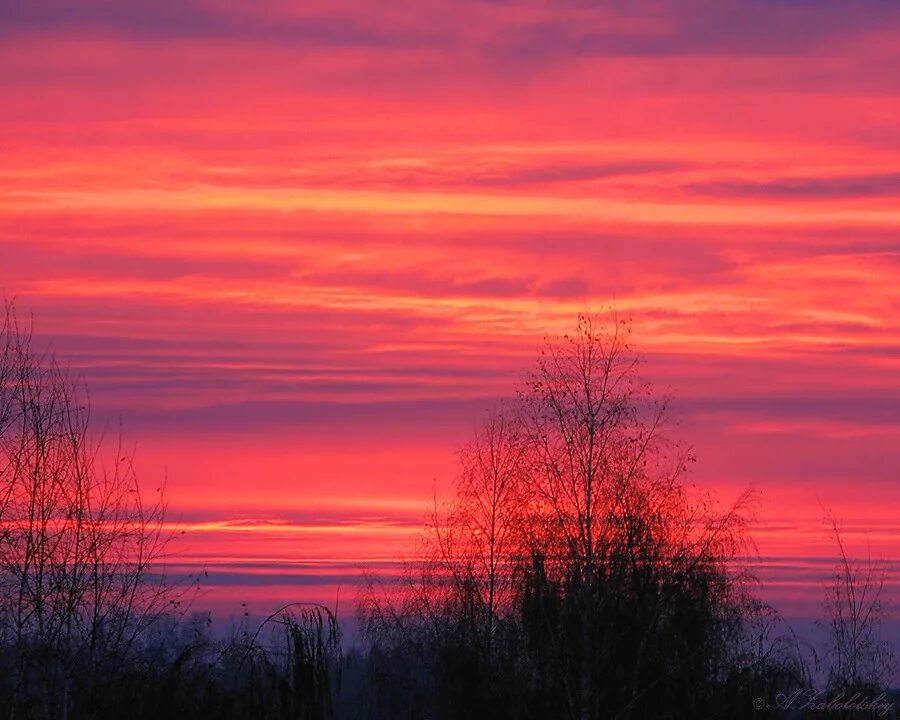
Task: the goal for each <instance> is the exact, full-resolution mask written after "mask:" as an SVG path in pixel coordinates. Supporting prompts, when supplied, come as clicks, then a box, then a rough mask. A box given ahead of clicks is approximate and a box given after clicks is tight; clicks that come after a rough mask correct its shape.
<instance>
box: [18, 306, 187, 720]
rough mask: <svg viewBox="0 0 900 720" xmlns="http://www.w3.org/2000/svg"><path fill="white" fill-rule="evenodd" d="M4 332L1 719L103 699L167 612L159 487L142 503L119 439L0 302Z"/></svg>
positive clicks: (47, 714) (43, 714) (61, 711)
mask: <svg viewBox="0 0 900 720" xmlns="http://www.w3.org/2000/svg"><path fill="white" fill-rule="evenodd" d="M4 310H5V312H4V316H3V320H2V325H0V643H2V645H3V647H4V648H5V649H6V651H7V652H6V653H4V660H3V662H4V665H5V667H4V668H3V671H4V672H3V678H4V680H3V681H2V692H3V694H4V695H5V697H4V700H5V702H4V703H3V707H4V708H6V709H7V711H8V713H9V714H10V716H13V715H15V716H17V717H39V718H55V717H67V716H68V715H69V714H70V713H71V711H72V709H73V707H74V705H75V704H76V703H78V702H88V703H93V702H98V703H99V702H101V701H102V697H101V695H102V693H103V692H104V688H105V687H108V685H109V684H110V683H111V682H112V681H114V679H115V677H116V675H117V670H118V669H119V667H120V664H121V662H122V660H123V658H125V657H127V656H129V655H130V654H132V653H134V652H136V651H137V650H138V648H139V644H140V640H141V637H142V634H143V633H144V632H145V631H146V630H147V629H148V627H150V625H151V624H152V623H153V621H154V620H155V618H157V617H158V616H159V615H160V613H162V612H163V611H165V610H166V609H167V606H168V603H169V602H170V601H171V600H172V595H171V592H172V588H170V586H169V585H168V584H167V583H166V582H165V580H164V578H163V576H162V575H161V574H160V572H159V571H160V570H161V567H160V563H161V561H162V560H163V558H164V554H165V548H166V542H167V535H166V531H165V525H164V512H165V502H164V498H163V493H162V488H160V490H159V492H158V493H157V494H156V496H155V498H154V499H153V501H152V502H149V503H148V502H147V501H146V499H145V497H144V496H143V494H142V492H141V488H140V485H139V483H138V482H137V479H136V476H135V473H134V468H133V465H132V462H131V456H130V454H129V453H128V452H127V451H126V450H125V448H124V447H123V445H122V442H121V440H120V441H119V443H118V444H117V445H116V446H114V447H113V448H112V452H113V453H114V454H112V455H111V456H110V451H109V449H107V447H108V446H107V445H104V443H103V442H102V437H101V438H98V437H97V436H96V435H95V434H94V433H92V431H91V422H90V420H91V418H90V408H89V404H88V401H87V395H86V392H85V391H84V390H83V388H81V387H80V386H79V384H78V383H77V382H76V381H75V380H74V379H73V378H72V377H71V375H70V374H69V372H68V371H67V370H66V369H65V368H64V367H62V366H61V365H60V364H59V363H58V362H57V361H56V359H55V357H54V356H53V355H52V354H51V353H49V352H45V353H39V352H37V351H35V350H34V348H33V344H32V333H31V330H30V327H24V326H23V325H22V324H20V322H19V320H18V318H17V316H16V313H15V310H14V308H13V306H12V304H11V303H6V304H5V308H4Z"/></svg>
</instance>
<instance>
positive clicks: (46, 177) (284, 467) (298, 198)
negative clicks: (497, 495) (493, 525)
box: [0, 0, 900, 607]
mask: <svg viewBox="0 0 900 720" xmlns="http://www.w3.org/2000/svg"><path fill="white" fill-rule="evenodd" d="M620 5H622V6H621V7H620ZM376 8H377V10H376ZM0 54H2V62H0V97H2V103H0V286H2V287H3V288H4V289H5V292H6V294H7V295H8V296H15V297H16V299H17V303H18V305H19V308H20V311H33V313H34V316H35V324H36V329H37V332H38V335H39V336H40V337H39V339H40V340H41V341H51V340H52V343H53V348H54V350H55V351H56V352H57V353H58V354H59V355H60V356H61V357H63V358H64V359H66V360H67V361H68V362H70V363H71V365H72V366H73V367H74V368H76V369H77V370H78V371H79V372H80V373H82V374H83V376H84V377H85V379H86V381H87V382H88V384H89V386H90V389H91V396H92V401H93V404H94V407H95V415H96V416H97V417H98V418H100V419H103V418H112V422H113V423H115V422H117V418H119V417H121V418H122V421H123V423H124V425H125V428H126V434H127V436H128V438H129V439H131V440H133V441H136V442H137V443H138V468H139V470H140V472H141V474H142V476H143V477H145V478H147V481H148V483H156V482H157V480H158V479H159V478H161V477H162V476H163V474H164V473H167V476H168V490H169V495H170V508H171V517H172V518H173V519H181V520H182V521H183V522H184V523H185V524H186V525H185V527H186V530H187V532H186V534H185V536H184V538H183V539H181V540H179V552H180V553H181V556H180V558H181V560H180V561H182V562H184V563H187V564H192V563H195V562H204V563H206V566H207V568H208V570H209V578H208V579H207V580H205V583H206V587H207V588H208V590H209V592H210V596H209V597H210V598H214V597H215V598H219V599H221V598H227V603H226V604H228V603H230V604H231V605H229V607H231V606H235V607H236V606H237V605H238V604H239V602H241V601H242V598H251V599H252V600H253V602H256V603H258V604H262V605H265V604H267V603H270V602H274V599H275V598H287V597H293V596H294V595H296V594H297V593H307V594H309V595H311V596H318V595H328V594H330V593H332V592H333V591H334V588H335V587H336V586H337V585H342V586H343V587H344V588H345V590H343V591H342V592H344V593H350V594H351V595H352V590H347V589H346V588H350V587H352V582H353V577H354V576H355V574H356V573H357V571H358V568H359V566H360V563H367V564H368V565H369V566H370V567H376V568H381V569H385V568H387V569H389V568H390V567H392V565H391V563H392V562H393V561H394V559H395V558H396V557H397V556H398V554H403V553H406V554H409V553H411V552H412V545H411V544H410V538H411V537H412V536H414V534H415V532H416V530H417V528H418V527H419V525H420V522H421V519H422V517H423V515H424V514H425V512H426V511H427V508H428V506H429V505H430V503H431V500H432V497H433V494H434V493H435V492H436V493H437V494H438V495H444V494H445V493H446V492H447V491H448V489H449V488H450V487H451V484H452V480H453V473H454V462H455V460H454V451H455V449H456V448H457V447H458V446H459V444H460V443H461V442H463V441H464V440H465V439H466V437H467V435H468V434H469V432H470V431H471V429H472V427H473V426H474V424H475V423H476V422H477V420H478V418H479V416H480V414H481V413H483V412H484V410H485V409H486V408H488V407H490V406H491V404H492V403H493V401H494V399H495V398H497V397H499V396H501V395H505V394H509V393H510V392H511V391H512V390H513V387H514V384H515V381H516V378H517V377H518V376H519V374H520V373H521V371H522V370H523V369H524V368H526V367H528V365H529V364H530V362H531V361H532V360H533V358H534V357H535V354H536V350H537V348H538V346H539V344H540V341H541V338H542V336H543V335H544V334H550V335H554V334H557V333H560V332H563V331H565V330H568V329H570V328H571V327H572V326H573V324H574V322H575V317H576V314H577V313H578V312H579V311H583V310H585V309H594V310H602V309H604V308H607V307H610V306H615V308H616V309H617V312H618V313H619V314H620V315H622V316H629V317H631V318H632V328H633V334H634V339H635V343H636V345H637V346H638V347H639V348H640V349H641V350H642V352H643V353H644V355H645V357H646V359H647V364H646V371H647V374H648V376H649V377H650V378H651V379H652V380H654V381H655V382H656V383H657V386H658V387H659V388H660V390H661V391H664V392H668V393H670V394H672V395H673V396H674V397H675V398H676V403H675V407H676V411H677V413H678V418H679V420H680V425H679V427H678V429H677V432H678V434H679V436H681V437H682V438H683V439H685V440H686V441H688V442H689V443H691V444H692V445H693V446H694V448H695V451H696V454H697V456H698V458H699V462H698V463H697V465H696V469H695V471H694V476H693V480H694V481H695V482H697V483H698V484H700V485H701V486H704V487H709V488H712V489H714V490H715V491H716V492H717V493H718V494H719V496H720V497H721V498H722V500H723V502H727V501H728V500H730V499H733V498H734V497H735V496H736V495H737V494H738V493H739V492H740V491H741V490H742V489H743V488H745V487H747V486H749V485H752V486H754V487H756V488H757V489H758V490H759V506H758V508H757V521H756V524H755V528H756V538H757V542H758V544H759V547H760V552H761V554H762V555H763V556H764V557H765V558H769V559H772V558H774V559H776V560H777V562H776V560H767V562H769V564H770V566H771V567H770V568H769V569H768V571H767V572H769V573H770V575H769V576H767V577H770V578H772V579H777V580H778V582H777V583H776V582H774V581H773V582H771V583H770V584H768V585H767V589H766V592H770V593H774V594H775V595H777V596H779V597H781V598H795V599H796V598H797V597H798V594H797V593H798V588H799V589H800V590H802V592H805V593H806V595H804V596H803V597H805V598H806V600H805V601H804V602H808V603H813V604H814V603H817V602H818V589H817V587H816V586H815V582H817V580H816V578H818V577H819V576H820V575H821V573H822V568H823V567H824V568H825V569H826V570H827V563H826V564H825V565H822V566H820V565H816V564H810V558H822V557H827V556H829V555H830V554H831V553H832V548H831V546H830V545H829V543H828V535H827V532H826V530H825V527H824V525H823V523H822V518H823V516H824V514H825V511H826V510H832V511H833V512H834V513H835V515H837V516H838V517H840V518H842V519H843V521H844V524H845V526H846V529H847V531H848V534H849V535H848V536H849V537H850V540H851V545H852V546H853V547H855V548H857V549H864V548H865V546H866V544H867V543H868V544H869V545H871V547H872V549H873V554H876V555H887V556H893V557H897V556H898V555H900V521H898V519H897V509H898V507H900V483H898V479H900V478H898V467H900V372H898V370H900V317H898V309H900V239H898V228H900V204H898V197H900V124H898V118H900V6H898V5H897V4H895V3H886V2H874V1H871V2H870V1H866V0H863V1H861V2H856V3H852V4H851V3H844V2H836V1H833V0H823V1H821V2H815V3H812V2H781V1H772V2H743V3H737V2H712V1H710V2H680V3H674V2H652V3H646V4H641V9H640V10H636V9H633V8H632V9H628V7H627V4H624V5H623V4H619V3H596V4H593V3H587V2H574V1H573V2H568V1H567V0H563V1H562V2H560V1H558V0H557V1H555V2H552V3H551V2H546V3H542V2H528V3H515V4H514V3H505V2H467V1H465V0H455V1H453V2H450V1H449V0H424V1H423V2H419V3H416V4H415V5H414V6H413V5H407V6H401V5H400V4H397V5H390V4H388V5H385V4H381V3H379V4H372V3H368V4H366V3H360V2H354V1H352V0H351V1H347V2H343V1H340V2H318V1H317V0H314V1H313V2H308V3H302V4H297V5H296V6H294V7H293V8H289V7H286V4H282V3H274V2H257V3H253V4H248V5H246V6H245V7H244V8H243V9H241V10H237V9H235V8H234V4H232V3H226V2H196V1H194V0H185V1H183V2H180V3H177V4H170V3H159V2H155V1H154V2H151V1H150V0H138V1H136V2H108V3H107V2H79V3H70V2H68V1H64V0H57V1H54V2H45V3H40V4H38V3H29V2H24V3H4V4H3V5H0ZM101 421H102V420H101ZM776 565H777V567H778V568H779V569H777V570H776V569H775V568H776ZM811 568H812V569H811ZM810 582H812V585H809V583H810ZM810 587H812V588H813V589H814V590H815V592H813V590H810V589H809V588H810ZM801 594H802V593H801ZM209 602H212V600H211V599H210V600H209Z"/></svg>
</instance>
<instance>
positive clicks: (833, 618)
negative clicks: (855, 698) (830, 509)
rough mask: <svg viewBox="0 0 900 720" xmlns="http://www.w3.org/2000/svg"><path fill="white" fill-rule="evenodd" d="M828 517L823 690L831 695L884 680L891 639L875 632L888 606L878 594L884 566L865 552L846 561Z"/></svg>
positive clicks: (870, 686)
mask: <svg viewBox="0 0 900 720" xmlns="http://www.w3.org/2000/svg"><path fill="white" fill-rule="evenodd" d="M828 522H829V524H830V526H831V532H832V535H833V537H834V541H835V543H836V545H837V550H838V562H837V564H836V566H835V568H834V574H833V577H832V582H831V585H830V586H829V587H827V588H826V591H825V621H824V623H823V625H824V627H825V630H826V631H827V633H828V640H827V647H826V658H827V659H828V660H829V661H830V666H829V669H828V689H829V691H830V692H832V693H835V694H836V693H839V692H842V691H844V692H855V691H861V692H871V691H873V690H879V689H881V688H883V687H884V685H885V682H886V681H887V680H889V679H890V667H891V662H892V660H893V651H892V647H891V644H890V643H889V642H888V641H887V640H886V639H885V638H884V637H883V636H882V632H881V631H882V625H883V621H884V618H885V616H886V615H887V613H888V611H889V608H888V606H887V604H886V602H885V600H884V597H883V594H884V584H885V579H886V575H887V570H886V568H885V567H884V566H883V565H881V564H879V563H877V562H875V561H874V560H873V559H872V558H871V556H869V557H868V559H867V561H866V562H865V563H861V562H858V561H854V560H852V559H851V558H850V556H849V555H848V554H847V549H846V547H845V545H844V540H843V537H842V535H841V531H840V528H839V526H838V522H837V520H836V519H835V518H834V517H833V516H829V517H828Z"/></svg>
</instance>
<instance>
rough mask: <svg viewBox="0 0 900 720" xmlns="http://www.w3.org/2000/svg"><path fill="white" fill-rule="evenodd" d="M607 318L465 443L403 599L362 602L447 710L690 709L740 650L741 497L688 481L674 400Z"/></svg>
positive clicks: (497, 713)
mask: <svg viewBox="0 0 900 720" xmlns="http://www.w3.org/2000/svg"><path fill="white" fill-rule="evenodd" d="M599 327H600V326H599V324H598V323H597V321H595V320H593V319H591V318H588V317H582V318H580V320H579V323H578V327H577V330H576V333H575V334H574V335H572V336H571V337H568V336H567V337H564V338H563V339H562V341H561V342H558V343H553V342H551V343H548V344H547V346H546V348H545V349H544V351H543V353H542V355H541V358H540V360H539V362H538V364H537V367H536V369H535V371H534V372H532V373H530V374H529V375H528V376H527V377H526V380H525V382H524V383H523V384H522V386H521V388H520V392H519V394H518V396H517V398H516V399H515V400H514V401H510V402H507V403H506V404H504V405H503V406H502V407H501V409H500V411H499V412H498V413H497V414H495V415H492V416H490V417H489V418H488V420H487V421H486V422H485V424H484V425H483V426H481V428H480V429H479V430H478V431H477V432H476V434H475V436H474V438H473V441H472V442H471V443H470V444H469V445H468V446H467V447H466V448H465V449H464V451H463V453H462V454H461V472H460V476H459V480H458V485H457V497H456V499H455V502H454V504H453V506H452V507H451V509H450V510H449V511H448V512H446V513H443V514H439V513H435V519H434V521H433V522H432V524H431V526H430V528H429V540H428V542H427V543H426V545H425V551H426V552H425V556H424V559H423V560H422V561H421V562H419V563H416V564H415V565H414V566H413V568H412V569H411V572H410V578H414V581H413V582H410V585H409V588H408V591H407V592H406V594H405V595H404V597H403V599H402V602H401V604H400V606H399V608H398V607H397V606H396V605H394V604H391V603H382V604H380V605H378V604H373V605H370V606H369V607H368V608H367V613H366V619H367V621H368V625H367V627H369V628H373V627H376V628H378V629H379V633H377V634H370V638H371V639H373V641H374V646H376V647H377V648H378V649H379V652H380V653H382V655H384V651H385V648H389V649H390V650H391V652H393V654H394V655H395V656H396V655H402V651H399V647H400V645H399V644H398V639H399V638H400V637H403V638H405V639H406V640H405V641H406V642H408V641H409V639H410V638H417V639H418V641H417V643H416V645H417V647H418V648H419V649H420V651H421V657H422V658H423V660H424V662H423V664H422V665H420V667H425V668H427V671H426V673H425V678H424V680H423V682H424V686H420V687H422V689H421V690H420V693H422V694H424V695H426V696H427V695H429V693H434V692H437V693H438V694H436V695H435V694H432V695H431V697H432V699H433V702H432V704H433V705H434V706H439V707H442V708H453V709H452V710H447V716H448V717H454V716H463V715H465V714H466V713H470V714H471V713H472V712H475V710H473V709H472V708H473V707H478V708H479V710H478V712H480V713H481V714H487V713H490V714H491V715H492V716H494V717H498V718H499V717H521V716H523V715H524V714H526V713H530V714H532V715H533V716H536V717H560V718H572V720H593V719H595V718H600V717H623V718H624V717H651V716H653V717H669V716H673V713H675V714H676V715H677V716H687V717H693V716H699V715H701V714H702V713H703V712H704V710H708V706H709V703H710V702H712V697H713V689H714V687H715V685H716V683H717V682H719V681H720V680H721V679H722V676H723V674H724V673H723V670H722V668H723V667H724V666H725V664H726V660H727V659H728V658H730V657H731V656H732V655H733V653H731V646H732V645H733V644H734V643H735V642H737V639H738V636H739V634H740V632H741V619H742V617H743V612H744V608H743V605H742V603H743V602H744V599H745V598H744V596H743V594H742V582H741V580H742V577H741V573H740V572H739V568H738V567H737V554H738V550H739V549H740V548H741V547H742V545H741V542H742V538H743V515H744V513H743V511H744V510H745V509H746V500H747V499H746V498H741V499H740V500H739V501H738V502H737V503H736V504H735V506H734V507H732V508H731V509H730V510H728V511H727V512H725V513H716V512H714V511H713V508H712V505H711V503H710V502H708V501H705V500H704V499H703V498H702V497H697V496H695V495H692V494H691V493H690V492H689V489H688V488H687V487H686V485H685V484H684V482H683V480H682V477H683V475H684V473H685V472H686V470H687V469H688V466H689V465H690V463H691V462H692V461H693V457H692V455H691V453H690V451H689V450H688V449H685V448H683V447H682V446H680V445H679V444H678V443H676V442H673V441H671V440H670V439H668V438H667V437H666V436H665V434H664V432H663V430H664V428H665V423H666V419H667V408H668V403H667V401H666V400H665V399H658V398H657V397H656V396H655V394H654V392H653V389H652V387H651V386H650V385H649V384H648V383H646V382H644V381H643V380H642V379H641V377H640V375H639V372H638V370H639V362H638V358H637V356H636V355H635V354H634V353H633V352H632V351H631V349H630V348H629V346H628V342H627V329H626V328H625V326H624V325H622V324H616V325H615V326H613V327H612V328H611V329H610V330H609V331H608V332H604V331H602V330H600V329H598V328H599ZM401 630H402V632H401ZM435 658H450V659H455V662H451V663H447V662H439V661H438V662H436V661H435ZM460 658H461V660H460ZM473 668H475V669H477V672H472V670H473ZM448 678H452V679H453V682H452V683H449V685H448ZM408 680H409V677H407V681H408ZM435 688H437V691H436V690H435ZM479 698H480V699H481V702H482V704H481V705H473V703H477V702H479ZM485 698H487V699H485ZM496 698H503V701H501V702H498V703H496V704H495V705H491V704H490V703H491V700H495V699H496ZM675 708H678V710H677V711H676V710H674V709H675Z"/></svg>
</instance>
